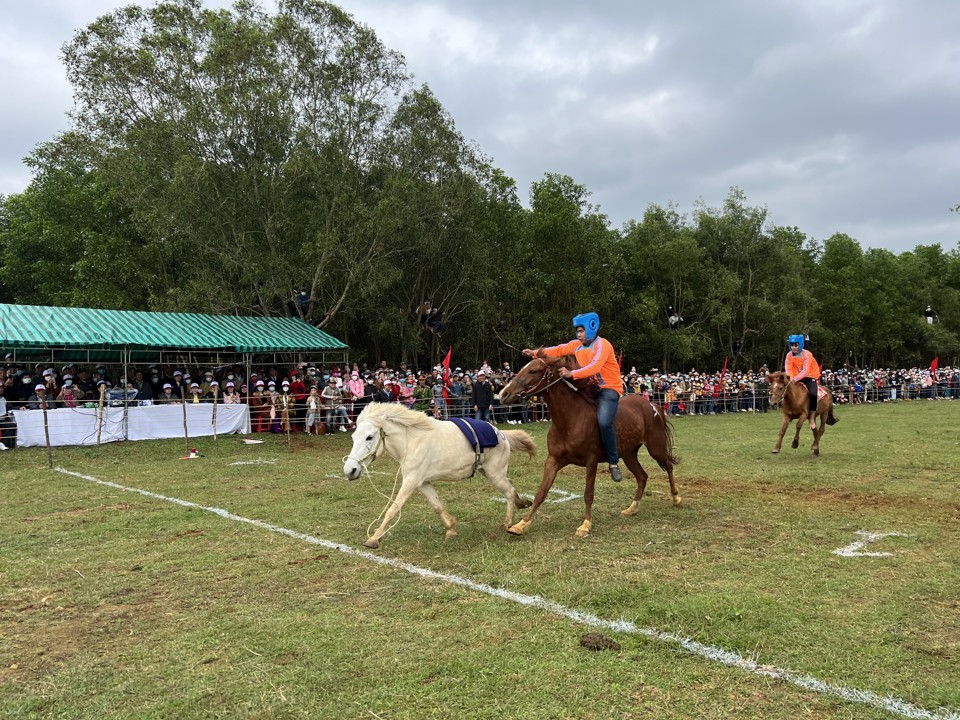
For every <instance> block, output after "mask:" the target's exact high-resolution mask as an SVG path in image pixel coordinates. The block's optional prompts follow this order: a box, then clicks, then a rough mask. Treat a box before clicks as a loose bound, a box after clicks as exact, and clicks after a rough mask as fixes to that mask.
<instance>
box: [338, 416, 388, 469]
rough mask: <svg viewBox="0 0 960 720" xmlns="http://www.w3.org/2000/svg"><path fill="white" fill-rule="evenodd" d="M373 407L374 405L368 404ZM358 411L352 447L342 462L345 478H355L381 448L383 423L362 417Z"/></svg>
mask: <svg viewBox="0 0 960 720" xmlns="http://www.w3.org/2000/svg"><path fill="white" fill-rule="evenodd" d="M370 407H374V406H372V405H371V406H370ZM364 415H365V413H360V415H359V416H358V417H357V428H356V430H354V431H353V447H352V448H350V454H349V455H347V459H346V460H344V462H343V474H344V475H346V476H347V480H356V479H357V478H358V477H360V475H362V474H363V471H364V470H366V469H367V466H368V465H369V464H370V463H372V462H373V461H374V460H376V459H377V455H378V454H379V453H380V452H381V451H382V450H383V443H384V436H383V425H382V423H378V422H376V421H375V420H373V419H371V418H369V417H366V418H365V417H364Z"/></svg>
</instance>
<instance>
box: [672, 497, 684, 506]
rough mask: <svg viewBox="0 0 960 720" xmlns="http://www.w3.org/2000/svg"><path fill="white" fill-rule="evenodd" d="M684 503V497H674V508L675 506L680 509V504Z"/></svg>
mask: <svg viewBox="0 0 960 720" xmlns="http://www.w3.org/2000/svg"><path fill="white" fill-rule="evenodd" d="M682 502H683V498H682V497H680V496H679V495H674V496H673V506H674V507H680V503H682Z"/></svg>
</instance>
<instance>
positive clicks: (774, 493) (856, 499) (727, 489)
mask: <svg viewBox="0 0 960 720" xmlns="http://www.w3.org/2000/svg"><path fill="white" fill-rule="evenodd" d="M679 483H680V492H681V494H683V489H684V488H687V492H688V493H690V492H691V491H696V492H697V493H702V494H704V495H710V494H712V495H716V494H721V493H722V494H725V495H735V496H748V497H751V498H756V497H758V496H759V497H764V498H776V497H782V498H786V499H789V500H790V503H791V504H796V505H806V506H808V507H815V506H821V505H829V506H831V507H833V508H836V507H837V506H838V505H846V506H849V508H850V509H851V510H856V509H857V508H864V507H869V508H883V509H890V510H897V511H898V512H902V511H908V512H914V513H916V514H918V515H925V516H928V517H936V518H940V519H954V520H960V503H958V502H949V501H947V502H945V501H942V500H934V499H931V498H923V497H915V496H910V495H892V494H878V493H877V492H876V491H868V490H864V491H862V492H861V491H858V490H843V489H838V488H824V487H810V486H804V485H789V484H783V483H772V482H767V481H755V480H735V479H730V478H723V477H718V478H704V477H687V478H683V479H681V480H680V481H679Z"/></svg>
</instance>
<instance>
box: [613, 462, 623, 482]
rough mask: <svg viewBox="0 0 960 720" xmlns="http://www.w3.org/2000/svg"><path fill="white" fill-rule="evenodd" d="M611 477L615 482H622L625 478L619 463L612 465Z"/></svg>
mask: <svg viewBox="0 0 960 720" xmlns="http://www.w3.org/2000/svg"><path fill="white" fill-rule="evenodd" d="M610 477H611V478H613V481H614V482H620V481H621V480H623V473H622V472H620V466H619V465H611V466H610Z"/></svg>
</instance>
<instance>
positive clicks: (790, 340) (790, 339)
mask: <svg viewBox="0 0 960 720" xmlns="http://www.w3.org/2000/svg"><path fill="white" fill-rule="evenodd" d="M792 343H800V349H801V350H803V335H791V336H790V337H788V338H787V345H791V344H792Z"/></svg>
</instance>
